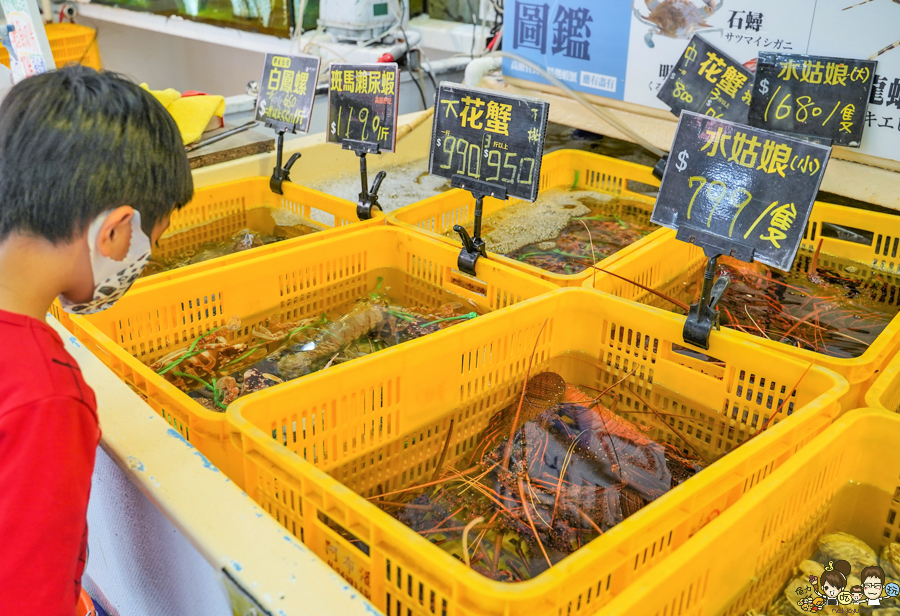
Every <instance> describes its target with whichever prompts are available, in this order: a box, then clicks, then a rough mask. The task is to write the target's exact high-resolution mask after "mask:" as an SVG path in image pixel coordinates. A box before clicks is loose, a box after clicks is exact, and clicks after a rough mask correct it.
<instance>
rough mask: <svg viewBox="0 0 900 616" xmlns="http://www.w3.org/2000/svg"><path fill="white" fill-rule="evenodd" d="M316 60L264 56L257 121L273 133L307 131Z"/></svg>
mask: <svg viewBox="0 0 900 616" xmlns="http://www.w3.org/2000/svg"><path fill="white" fill-rule="evenodd" d="M319 61H320V60H319V58H314V57H312V56H284V55H281V54H271V53H268V54H266V64H265V66H264V67H263V76H262V81H261V82H260V85H259V98H257V101H256V119H257V120H258V121H260V122H265V123H266V126H270V127H273V128H275V129H276V130H281V131H289V132H292V133H296V132H297V131H298V130H299V131H300V132H302V133H305V132H307V131H308V130H309V121H310V118H311V117H312V108H313V101H314V100H315V98H316V81H317V80H318V78H319Z"/></svg>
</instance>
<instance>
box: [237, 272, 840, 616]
mask: <svg viewBox="0 0 900 616" xmlns="http://www.w3.org/2000/svg"><path fill="white" fill-rule="evenodd" d="M545 323H546V325H544V324H545ZM683 324H684V318H683V317H679V316H677V315H673V314H671V313H667V312H665V311H662V310H659V309H656V308H651V307H648V306H641V305H635V304H632V303H631V302H628V301H626V300H622V299H620V298H616V297H612V296H608V295H602V294H599V293H595V292H592V291H587V290H584V289H559V290H557V291H555V292H553V293H550V294H548V295H544V296H541V297H538V298H536V299H532V300H528V301H525V302H521V303H519V304H517V305H515V306H512V307H511V308H506V309H504V310H502V311H499V312H497V313H494V314H490V315H487V316H484V317H482V318H479V319H476V320H475V321H472V322H471V323H469V324H468V325H469V327H467V328H466V329H465V330H462V329H448V330H446V331H444V332H441V333H440V334H436V335H434V336H433V337H429V338H424V339H421V340H417V341H414V342H412V343H410V344H408V345H405V346H404V347H403V348H401V349H397V352H396V353H394V354H392V355H391V356H388V355H386V354H385V355H383V356H381V357H377V356H375V357H367V358H363V359H361V360H359V361H358V362H355V363H353V364H350V365H348V366H347V369H346V370H344V371H343V372H340V373H338V372H333V373H332V372H327V371H326V372H322V373H319V374H317V375H314V376H312V377H310V378H308V379H306V380H305V381H304V382H303V383H302V384H299V383H298V384H287V385H285V386H284V387H282V388H280V389H277V390H275V389H271V390H267V391H264V392H261V393H260V394H258V395H254V396H253V397H248V398H246V399H243V400H238V401H237V402H236V403H234V404H233V405H232V406H230V407H229V409H228V411H227V413H226V415H227V416H228V421H229V423H230V424H231V425H232V426H233V429H234V434H233V435H232V440H233V441H235V442H238V441H239V442H241V444H242V447H243V453H244V461H245V473H244V480H245V488H244V489H245V490H246V492H247V494H249V495H250V496H251V497H252V498H253V499H254V500H256V501H257V502H258V503H259V504H260V506H261V507H263V508H264V509H265V510H266V511H268V512H269V513H271V514H272V515H273V516H275V518H276V519H277V520H278V521H279V522H280V523H281V524H283V525H284V526H285V528H286V529H287V530H288V531H289V532H291V533H292V534H293V535H295V536H297V537H299V538H300V539H301V540H302V541H304V542H305V543H306V544H307V545H308V546H309V547H310V548H311V549H312V550H313V551H314V552H315V553H316V554H318V555H319V556H321V557H322V558H323V559H325V560H326V561H327V562H328V563H329V564H330V565H331V566H332V567H333V568H335V569H336V570H337V571H338V572H339V573H341V575H343V576H344V578H345V579H347V580H348V581H349V582H350V583H351V584H352V585H353V586H354V587H355V588H356V589H357V590H359V591H360V592H361V593H362V594H364V595H365V596H366V597H368V598H370V599H371V600H372V601H373V602H374V604H375V605H376V607H378V609H380V610H382V611H383V612H384V613H385V614H386V615H388V616H397V615H400V616H410V615H414V616H426V615H431V614H448V615H449V614H452V615H454V616H469V615H471V616H474V615H478V616H500V615H503V616H518V615H523V616H524V615H527V616H559V614H567V615H568V614H579V615H584V614H592V613H595V612H597V611H598V610H599V609H600V608H601V607H602V606H603V605H605V604H606V603H607V602H608V601H610V600H611V599H612V597H614V596H616V595H618V594H620V593H623V592H624V591H625V590H626V589H628V588H630V587H631V585H633V584H634V583H635V582H636V581H637V580H639V579H644V576H645V574H646V573H647V572H648V571H650V570H651V569H652V568H653V567H655V565H657V564H658V563H659V562H660V561H662V560H664V559H665V558H667V557H668V555H669V554H671V553H672V552H673V551H674V550H675V549H676V548H678V547H679V546H680V545H682V544H683V543H684V542H685V541H687V539H688V538H689V537H690V536H691V535H693V534H695V533H696V532H697V531H698V530H700V529H701V528H702V527H703V526H704V525H705V524H706V523H707V522H709V521H710V520H711V519H712V518H714V517H716V516H717V515H718V514H719V513H720V512H721V511H724V510H725V509H727V508H728V507H730V506H732V505H733V504H734V503H735V502H737V501H738V500H739V499H740V498H741V497H742V495H743V494H744V493H745V492H747V491H748V490H750V489H751V488H752V487H753V486H755V485H756V484H757V483H758V482H759V481H760V480H761V479H763V478H764V477H766V476H767V475H768V474H769V473H771V472H772V470H773V469H775V468H777V467H779V466H780V465H781V464H782V463H784V462H785V460H787V459H788V458H790V457H791V456H792V455H793V454H794V453H795V452H796V451H797V450H798V449H799V448H800V447H801V446H803V445H804V444H806V443H807V442H809V441H810V440H811V439H812V438H814V437H815V436H816V435H817V434H819V433H820V432H822V430H824V429H825V428H826V427H827V426H828V425H830V424H831V422H832V420H833V418H834V417H836V416H837V415H838V414H839V406H840V405H839V402H838V399H839V398H840V397H841V396H842V395H843V394H844V393H845V392H846V390H847V382H846V380H844V379H843V378H842V377H840V376H838V375H836V374H834V373H833V372H831V371H829V370H827V369H825V368H820V367H817V366H814V367H809V366H808V364H807V363H806V362H803V361H800V360H797V359H795V358H791V357H788V356H786V355H782V354H779V353H776V352H773V351H772V350H770V349H767V348H764V347H762V346H760V345H757V344H755V343H753V342H750V341H748V340H746V339H744V338H741V337H738V336H735V335H732V333H731V332H721V333H713V335H712V338H711V341H710V345H711V346H710V350H709V353H710V355H711V356H713V357H716V358H719V360H721V364H715V363H707V362H705V361H701V360H699V359H696V358H692V357H689V356H688V355H684V354H682V353H681V352H678V351H679V349H681V347H679V346H678V345H679V344H680V342H681V330H682V327H683ZM542 326H544V329H543V333H542V334H541V336H540V341H539V342H538V344H537V347H536V355H535V360H534V367H533V368H532V373H537V372H540V371H541V370H544V369H547V368H550V369H555V370H557V371H558V372H559V373H560V374H562V375H563V376H564V378H566V380H567V381H568V382H572V383H577V384H581V385H586V386H589V387H594V388H598V389H604V388H606V387H609V386H611V385H613V383H615V382H616V381H618V380H619V379H623V384H621V385H619V386H618V387H617V388H616V391H617V392H618V393H620V394H621V395H622V399H621V400H620V402H619V405H618V408H617V412H618V413H619V414H621V415H623V416H625V417H631V418H632V419H634V420H635V421H637V422H639V423H641V424H644V425H649V426H650V428H651V429H653V431H652V432H651V433H650V434H649V435H650V436H655V437H657V438H658V437H659V434H660V433H661V432H662V430H660V428H661V426H660V424H659V423H654V421H655V420H654V421H651V420H648V419H647V418H648V417H651V416H650V415H648V414H647V411H648V409H647V407H646V406H644V405H643V404H642V403H641V402H640V400H638V398H636V397H635V395H634V393H633V392H632V391H630V390H629V389H627V388H628V387H631V388H634V390H635V391H639V392H640V394H639V395H640V396H641V397H643V398H644V399H645V400H647V401H648V402H650V403H651V404H653V405H654V406H655V407H656V408H658V409H659V410H660V411H661V412H663V413H677V414H678V418H677V420H678V425H679V427H680V428H681V431H682V433H683V434H686V436H685V438H691V439H693V442H692V445H694V446H695V447H698V448H700V449H702V450H704V451H705V452H707V453H709V454H713V455H714V454H718V453H724V452H726V451H729V450H732V449H734V448H735V447H736V446H737V445H738V444H740V443H742V442H744V441H747V442H746V444H745V445H743V446H742V447H739V448H737V449H734V451H733V452H732V453H730V454H728V455H727V456H725V457H724V458H723V459H721V460H720V461H718V462H716V463H714V464H712V465H710V466H709V467H708V468H707V469H705V470H704V471H702V472H701V473H700V474H699V475H697V476H695V477H693V478H691V479H689V480H688V481H687V482H685V483H684V484H682V485H681V486H679V487H677V488H675V489H674V490H672V491H670V492H669V493H667V494H666V495H665V496H663V497H661V498H659V499H658V500H656V501H655V502H653V503H651V504H650V505H648V506H646V507H645V508H643V509H642V510H640V511H639V512H638V513H636V514H635V515H633V516H631V517H629V518H628V519H626V520H625V521H624V522H622V523H621V524H619V525H618V526H616V527H615V528H613V529H612V530H610V531H609V532H607V533H605V534H604V535H603V536H601V537H598V538H597V539H595V540H594V541H593V542H591V543H589V544H587V545H586V546H584V547H582V548H581V549H580V550H578V551H577V552H576V553H575V554H573V555H571V556H569V557H568V558H566V559H565V560H563V561H562V562H561V563H559V564H557V565H554V566H553V567H552V568H551V569H549V570H548V571H546V572H544V573H542V574H541V575H539V576H538V577H536V578H534V579H533V580H529V581H526V582H522V583H516V584H504V583H502V582H494V581H491V580H489V579H487V578H485V577H483V576H481V575H480V574H478V573H476V572H474V571H472V570H471V569H469V568H467V567H466V566H465V565H464V564H463V563H462V562H460V561H459V560H457V559H455V558H453V557H452V556H450V555H449V554H447V553H445V552H444V551H443V550H441V549H440V548H438V547H436V546H433V545H431V544H430V543H429V542H428V541H427V540H426V539H424V538H422V537H421V536H419V535H418V534H417V533H415V532H413V531H412V530H411V529H409V528H407V527H406V526H405V525H403V524H402V523H401V522H399V521H398V520H395V519H394V518H392V517H390V516H389V515H388V514H386V513H384V512H383V511H381V510H380V509H378V508H377V507H375V506H374V505H372V504H370V503H369V502H368V501H367V500H365V499H364V498H363V496H360V494H362V495H366V496H372V495H375V494H378V493H383V492H379V491H377V490H376V486H380V487H381V488H383V490H384V491H385V492H387V491H393V490H397V489H401V488H404V487H408V486H412V485H417V484H419V483H421V482H422V481H427V480H428V479H429V478H430V477H431V476H432V475H433V473H434V471H435V465H436V464H437V463H438V460H439V458H440V457H441V453H442V451H443V449H444V444H445V442H446V441H447V432H448V430H449V423H450V421H451V420H455V424H454V426H453V431H452V437H451V438H450V440H449V443H450V446H449V449H448V451H449V452H450V454H451V455H450V456H448V460H447V463H448V464H455V463H456V462H458V461H459V460H460V459H461V458H462V457H463V456H465V455H466V454H467V452H470V451H471V449H472V448H473V446H474V445H475V444H476V440H477V438H478V436H479V434H480V433H481V431H482V430H483V429H484V428H485V427H486V425H487V423H488V421H489V419H490V417H491V416H492V415H493V414H494V413H495V412H497V411H498V410H500V409H502V408H504V407H505V406H506V405H508V404H509V403H510V402H511V401H513V400H516V399H518V396H519V392H520V391H521V389H520V388H521V385H522V381H523V378H524V373H525V371H526V368H527V366H528V363H529V356H530V355H531V353H532V349H533V348H535V342H536V340H537V337H538V334H539V332H540V331H541V328H542ZM572 354H575V355H572ZM807 370H808V371H807ZM632 371H633V374H632V376H628V375H629V373H632ZM804 372H806V374H805V376H803V374H804ZM801 376H802V379H801ZM795 387H796V395H795V396H794V397H793V398H790V400H791V402H786V403H785V404H784V407H783V408H782V409H781V412H780V413H779V414H778V415H777V416H776V417H775V418H773V421H772V424H771V425H770V426H769V429H767V430H765V431H764V432H762V433H761V434H759V435H758V436H755V437H754V438H752V439H751V437H752V436H753V435H754V434H755V433H756V432H758V431H759V430H761V429H762V427H763V425H764V423H765V422H766V421H767V419H768V418H769V417H770V416H771V415H772V414H773V413H775V411H777V410H778V408H779V396H781V397H783V396H784V393H782V392H785V391H786V392H788V395H789V392H790V390H791V389H792V388H795ZM632 410H633V411H634V414H633V415H631V414H630V413H631V411H632ZM642 411H643V414H642ZM789 413H790V414H791V416H790V417H787V415H788V414H789ZM671 421H672V422H673V423H674V422H675V421H676V418H675V417H673V418H672V419H671ZM683 424H686V425H683ZM666 428H668V426H666ZM695 430H696V435H695V436H687V434H691V433H693V431H695ZM666 433H668V434H670V435H671V432H669V431H668V430H666ZM707 435H709V438H708V439H707V438H706V436H707ZM748 439H749V440H748ZM707 441H708V442H707ZM670 442H672V443H673V444H676V445H678V446H684V443H683V442H681V440H680V439H674V440H670ZM304 458H305V460H304ZM423 478H424V479H423ZM351 536H352V537H355V538H356V539H358V540H359V541H360V542H362V543H363V544H365V545H366V546H367V548H366V550H367V552H366V551H363V550H361V549H360V548H359V547H357V546H356V545H354V544H353V543H351V542H350V541H348V539H347V537H351ZM653 570H654V571H656V570H658V569H653ZM633 613H634V614H639V613H641V612H633Z"/></svg>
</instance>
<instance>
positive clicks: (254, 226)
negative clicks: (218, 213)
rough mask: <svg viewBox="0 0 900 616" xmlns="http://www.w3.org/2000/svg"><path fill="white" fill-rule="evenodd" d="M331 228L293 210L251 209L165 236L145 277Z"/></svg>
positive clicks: (156, 248) (151, 258) (148, 265)
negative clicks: (307, 218)
mask: <svg viewBox="0 0 900 616" xmlns="http://www.w3.org/2000/svg"><path fill="white" fill-rule="evenodd" d="M328 228H330V227H327V226H324V225H322V224H320V223H317V222H314V221H310V220H306V219H304V218H301V217H300V216H297V215H296V214H294V213H293V212H290V211H286V210H274V209H271V208H268V207H257V208H251V209H249V210H246V211H244V212H240V213H237V214H232V215H231V216H227V217H224V218H220V219H217V220H214V221H211V222H204V223H201V224H198V225H195V226H193V227H187V228H183V229H179V230H178V231H177V232H175V233H172V234H167V235H164V236H163V237H162V238H160V240H159V242H157V245H156V246H154V247H153V251H152V252H151V254H150V262H149V263H148V264H147V267H146V268H145V269H144V272H143V274H142V277H146V276H152V275H153V274H159V273H161V272H167V271H170V270H174V269H177V268H179V267H184V266H186V265H193V264H195V263H202V262H204V261H209V260H210V259H215V258H218V257H224V256H227V255H232V254H236V253H238V252H243V251H246V250H251V249H253V248H256V247H258V246H265V245H267V244H272V243H274V242H280V241H282V240H287V239H292V238H295V237H302V236H304V235H309V234H310V233H315V232H316V231H322V230H325V229H328ZM199 238H202V240H201V239H199Z"/></svg>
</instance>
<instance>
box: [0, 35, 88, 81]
mask: <svg viewBox="0 0 900 616" xmlns="http://www.w3.org/2000/svg"><path fill="white" fill-rule="evenodd" d="M44 29H45V30H46V31H47V40H48V41H50V51H51V52H52V53H53V61H54V62H55V63H56V67H57V68H62V67H63V66H65V65H66V64H69V63H72V62H74V63H76V64H83V65H84V66H89V67H91V68H95V69H97V70H98V71H99V70H100V69H101V68H103V67H102V66H101V65H100V48H99V47H98V45H97V31H96V30H94V29H93V28H88V27H87V26H79V25H77V24H46V25H45V26H44ZM0 64H3V65H4V66H6V67H7V68H9V52H8V51H6V48H5V47H0Z"/></svg>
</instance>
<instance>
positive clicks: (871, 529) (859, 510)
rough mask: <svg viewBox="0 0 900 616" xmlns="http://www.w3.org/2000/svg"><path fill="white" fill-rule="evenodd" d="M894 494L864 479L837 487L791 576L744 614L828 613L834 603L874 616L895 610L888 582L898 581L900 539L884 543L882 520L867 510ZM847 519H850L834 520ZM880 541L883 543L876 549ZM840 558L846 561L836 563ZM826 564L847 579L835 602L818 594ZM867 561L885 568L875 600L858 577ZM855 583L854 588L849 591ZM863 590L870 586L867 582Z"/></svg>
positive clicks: (897, 599)
mask: <svg viewBox="0 0 900 616" xmlns="http://www.w3.org/2000/svg"><path fill="white" fill-rule="evenodd" d="M893 499H894V495H893V494H889V493H888V492H885V491H884V490H881V489H879V488H877V487H874V486H871V485H866V484H859V483H850V484H849V485H846V486H844V487H843V488H841V489H840V490H838V492H837V493H836V494H835V496H834V500H833V501H832V503H831V507H830V511H829V512H828V521H827V523H826V525H825V531H826V532H824V533H822V534H821V535H819V536H818V538H817V539H816V540H815V547H814V549H813V551H812V553H810V554H809V556H808V558H806V559H805V560H803V561H800V562H798V563H796V564H795V566H794V569H793V572H792V575H791V576H790V578H789V579H787V580H785V581H784V585H783V587H782V588H781V591H780V592H779V593H778V594H777V595H776V596H775V597H773V598H772V599H771V600H770V601H769V602H768V604H767V605H764V606H759V607H757V608H755V609H752V610H750V611H748V612H747V613H746V616H800V615H801V614H809V613H816V612H823V611H824V612H825V613H831V611H832V610H833V611H835V613H836V611H837V610H838V609H841V610H843V611H844V613H857V614H866V615H869V614H871V615H873V616H897V615H898V614H900V596H897V594H896V593H895V594H894V596H890V595H891V592H892V590H894V589H893V588H892V587H889V585H890V584H894V585H897V584H900V543H898V542H896V541H894V542H889V543H887V544H886V545H885V544H884V537H883V535H882V531H883V528H882V525H881V524H880V522H879V520H873V519H872V515H871V513H870V512H871V511H888V510H889V509H890V503H891V501H892V500H893ZM850 520H852V524H844V523H838V521H843V522H847V521H850ZM840 528H853V529H854V534H849V533H846V532H842V531H840V530H839V529H840ZM881 545H883V546H884V547H882V548H881V549H880V550H879V549H877V548H878V546H881ZM873 546H874V547H873ZM841 561H843V563H846V564H844V565H841V564H840V563H841ZM829 567H830V568H831V569H833V570H836V571H841V573H842V575H844V576H845V578H844V579H846V587H845V588H844V589H843V590H844V592H846V593H847V595H844V596H840V595H839V597H840V598H839V605H837V606H828V605H826V600H827V599H826V597H823V596H822V595H823V594H825V593H823V592H822V590H823V588H822V586H823V584H824V582H823V581H822V578H823V573H824V572H825V571H826V570H827V569H828V568H829ZM867 567H880V568H881V570H882V571H883V573H884V577H885V579H884V582H883V583H882V587H881V589H879V590H880V591H881V592H880V595H881V596H880V599H879V603H880V605H877V606H874V605H872V606H870V605H868V600H867V598H866V597H865V591H866V590H867V588H865V583H866V580H862V579H860V575H861V574H862V572H863V571H864V570H865V569H866V568H867ZM870 571H871V570H870ZM854 587H855V590H856V591H858V592H857V593H854V592H853V591H854ZM868 590H869V591H870V592H871V591H872V590H875V589H874V588H872V587H869V588H868ZM859 593H862V595H861V596H860V595H859ZM841 594H843V593H841ZM854 594H856V595H857V596H854Z"/></svg>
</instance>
